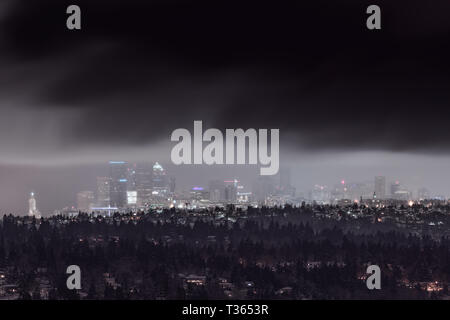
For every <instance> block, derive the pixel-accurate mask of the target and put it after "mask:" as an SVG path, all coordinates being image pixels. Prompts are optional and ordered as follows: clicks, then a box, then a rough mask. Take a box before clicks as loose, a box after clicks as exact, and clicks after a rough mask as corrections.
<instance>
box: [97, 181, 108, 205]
mask: <svg viewBox="0 0 450 320" xmlns="http://www.w3.org/2000/svg"><path fill="white" fill-rule="evenodd" d="M110 186H111V178H110V177H97V206H98V207H102V208H104V207H109V205H110V201H109V189H110Z"/></svg>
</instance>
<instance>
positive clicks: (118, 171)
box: [109, 161, 128, 208]
mask: <svg viewBox="0 0 450 320" xmlns="http://www.w3.org/2000/svg"><path fill="white" fill-rule="evenodd" d="M109 177H110V179H111V184H110V189H109V200H110V204H111V206H112V207H117V208H125V207H126V205H127V182H128V179H127V164H126V162H124V161H110V162H109Z"/></svg>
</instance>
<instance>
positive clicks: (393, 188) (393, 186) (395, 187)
mask: <svg viewBox="0 0 450 320" xmlns="http://www.w3.org/2000/svg"><path fill="white" fill-rule="evenodd" d="M398 191H400V182H398V181H395V183H392V184H391V197H392V198H393V199H395V198H396V193H397V192H398Z"/></svg>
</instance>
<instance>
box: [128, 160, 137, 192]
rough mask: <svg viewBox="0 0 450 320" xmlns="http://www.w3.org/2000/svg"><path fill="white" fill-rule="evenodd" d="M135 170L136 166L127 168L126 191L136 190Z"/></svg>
mask: <svg viewBox="0 0 450 320" xmlns="http://www.w3.org/2000/svg"><path fill="white" fill-rule="evenodd" d="M136 170H137V165H136V164H132V165H130V166H129V167H128V168H127V191H136V189H137V180H136Z"/></svg>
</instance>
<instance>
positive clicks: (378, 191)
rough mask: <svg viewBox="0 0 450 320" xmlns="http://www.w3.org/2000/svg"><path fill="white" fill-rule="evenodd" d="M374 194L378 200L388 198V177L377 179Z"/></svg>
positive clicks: (377, 177) (378, 177)
mask: <svg viewBox="0 0 450 320" xmlns="http://www.w3.org/2000/svg"><path fill="white" fill-rule="evenodd" d="M374 192H375V196H376V198H377V199H384V198H386V177H383V176H376V177H375V188H374Z"/></svg>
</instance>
